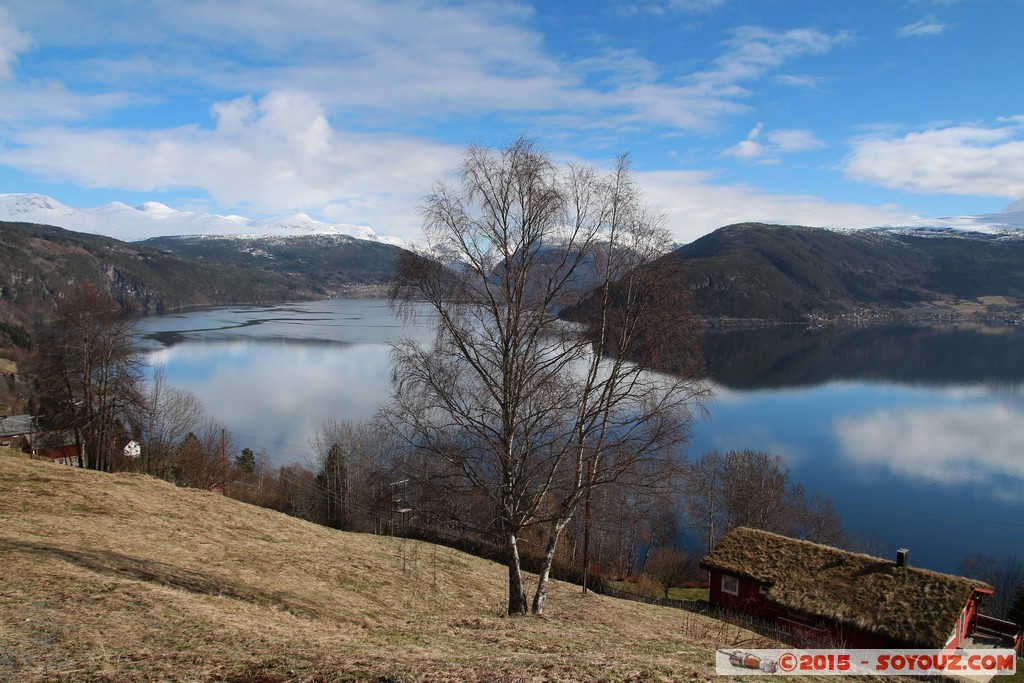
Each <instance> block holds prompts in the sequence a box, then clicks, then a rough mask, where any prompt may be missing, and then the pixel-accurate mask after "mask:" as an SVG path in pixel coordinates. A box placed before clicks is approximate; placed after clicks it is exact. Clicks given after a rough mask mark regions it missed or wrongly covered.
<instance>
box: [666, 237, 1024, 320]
mask: <svg viewBox="0 0 1024 683" xmlns="http://www.w3.org/2000/svg"><path fill="white" fill-rule="evenodd" d="M670 257H671V258H677V259H682V260H683V261H685V263H686V264H687V268H686V269H685V271H686V275H685V280H684V282H681V283H680V286H687V287H690V288H691V289H692V290H693V292H694V295H695V299H696V305H697V309H698V311H699V312H700V314H701V315H703V316H704V317H708V318H736V319H747V320H764V321H773V322H796V321H805V320H824V319H832V320H842V319H844V318H845V319H850V320H852V319H854V318H860V319H861V320H865V319H867V318H868V317H871V316H875V317H885V316H889V317H891V316H892V315H899V314H902V315H908V314H909V315H915V316H917V317H919V318H922V319H924V318H926V317H929V316H930V317H935V316H939V317H941V316H947V317H951V316H953V315H954V314H963V313H964V312H965V310H966V309H962V308H961V310H958V309H957V306H961V307H962V306H963V305H964V304H963V302H965V301H966V302H970V301H980V300H982V299H985V300H986V301H987V303H985V302H982V304H983V305H982V307H983V308H984V309H985V310H984V311H977V312H979V313H981V312H983V313H985V314H996V315H997V316H998V315H999V314H1001V313H1002V312H1004V310H1007V309H1012V310H1019V308H1020V305H1021V302H1024V270H1022V269H1021V268H1020V264H1021V263H1024V233H1020V234H1014V235H1013V236H1006V235H1000V234H986V233H960V232H955V231H954V232H948V231H946V232H944V231H928V232H924V233H921V232H917V231H910V232H904V231H887V230H877V231H876V230H857V231H849V232H840V231H835V230H827V229H823V228H808V227H802V226H778V225H767V224H762V223H740V224H736V225H731V226H726V227H723V228H720V229H718V230H716V231H715V232H713V233H711V234H709V235H706V236H704V237H702V238H700V239H698V240H695V241H694V242H691V243H690V244H688V245H685V246H683V247H680V248H678V249H677V250H675V251H674V252H673V253H672V254H671V256H670ZM979 305H981V304H979ZM1009 315H1010V317H1011V318H1012V319H1017V318H1015V317H1014V314H1012V313H1011V314H1009ZM1018 315H1019V314H1018Z"/></svg>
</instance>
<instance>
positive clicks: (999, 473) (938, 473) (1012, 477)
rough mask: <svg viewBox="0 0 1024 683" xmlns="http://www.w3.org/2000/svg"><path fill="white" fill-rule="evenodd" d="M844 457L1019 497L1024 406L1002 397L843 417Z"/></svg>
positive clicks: (943, 482)
mask: <svg viewBox="0 0 1024 683" xmlns="http://www.w3.org/2000/svg"><path fill="white" fill-rule="evenodd" d="M835 432H836V436H837V438H838V439H839V443H840V447H841V454H842V457H843V458H844V459H846V460H848V461H850V462H853V463H856V464H858V465H860V466H862V467H865V468H871V469H875V470H881V471H885V472H888V473H890V474H893V475H897V476H900V477H905V478H908V479H915V480H924V481H927V482H929V483H934V484H938V485H941V486H947V487H954V486H955V487H964V486H970V485H976V486H983V487H985V488H986V490H988V491H989V492H990V493H991V494H992V495H996V496H999V497H1003V498H1010V499H1013V500H1017V499H1018V498H1019V492H1020V486H1021V483H1022V481H1024V459H1021V457H1020V454H1021V453H1022V452H1024V411H1021V410H1020V409H1019V408H1017V407H1013V406H1009V405H1005V404H1002V403H993V404H988V405H978V406H963V407H943V408H935V409H928V408H914V409H907V410H899V411H878V412H875V413H871V414H869V415H865V416H863V417H844V418H841V419H839V420H838V421H837V422H836V424H835Z"/></svg>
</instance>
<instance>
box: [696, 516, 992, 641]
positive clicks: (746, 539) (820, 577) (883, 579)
mask: <svg viewBox="0 0 1024 683" xmlns="http://www.w3.org/2000/svg"><path fill="white" fill-rule="evenodd" d="M701 566H702V567H704V568H705V569H709V570H719V571H721V572H724V573H727V574H732V575H735V576H741V577H747V578H750V579H753V580H755V581H758V582H759V583H763V584H767V585H768V586H769V589H768V593H767V597H768V599H770V600H771V601H773V602H775V603H777V604H779V605H781V606H783V607H785V608H787V609H791V610H797V611H799V612H802V613H804V614H807V615H810V616H815V617H822V618H826V619H830V620H832V621H835V622H838V623H841V624H844V625H846V626H852V627H855V628H857V629H859V630H862V631H867V632H870V633H875V634H878V635H881V636H885V637H887V638H890V639H891V640H894V641H897V642H900V643H904V644H906V645H914V646H918V647H943V646H944V645H945V644H946V641H947V640H948V638H949V636H950V634H951V633H952V631H953V626H954V625H955V624H956V620H957V618H958V617H959V615H960V612H961V610H963V608H964V606H965V605H966V604H967V601H968V600H969V599H970V597H971V594H972V593H973V592H974V591H975V590H976V589H982V590H984V591H986V592H990V591H991V590H992V589H991V587H990V586H988V585H987V584H985V583H982V582H980V581H974V580H972V579H966V578H963V577H959V576H952V575H950V574H942V573H939V572H935V571H930V570H927V569H918V568H916V567H910V566H903V567H897V566H896V564H895V562H893V561H892V560H883V559H880V558H877V557H871V556H870V555H861V554H859V553H851V552H847V551H845V550H839V549H837V548H832V547H829V546H826V545H820V544H817V543H811V542H809V541H800V540H797V539H793V538H788V537H786V536H780V535H778V534H773V533H769V532H767V531H760V530H757V529H749V528H746V527H739V528H736V529H733V530H732V531H731V532H730V533H729V534H728V535H727V536H726V537H725V538H724V539H722V541H721V542H720V543H719V544H718V546H717V547H715V549H714V550H712V551H711V552H710V553H708V555H707V556H705V557H704V559H703V560H701Z"/></svg>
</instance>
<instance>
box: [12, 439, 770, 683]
mask: <svg viewBox="0 0 1024 683" xmlns="http://www.w3.org/2000/svg"><path fill="white" fill-rule="evenodd" d="M0 567H2V572H3V575H2V583H0V681H155V680H161V681H162V680H169V681H247V682H249V683H258V682H260V681H264V682H265V681H274V682H279V683H280V682H285V681H353V680H371V681H401V682H403V683H412V682H415V681H508V682H512V681H541V680H545V681H546V680H561V681H591V680H608V681H667V680H671V681H683V680H711V679H716V680H717V677H716V676H715V674H714V650H715V648H716V647H718V646H722V647H726V646H730V645H734V644H747V645H754V644H757V643H761V641H760V640H758V639H757V637H756V636H753V635H752V634H750V633H748V632H745V631H740V630H738V629H736V628H735V627H732V626H727V625H725V624H723V623H722V622H718V621H714V620H710V619H705V618H703V617H699V616H696V615H692V614H689V613H686V612H681V611H676V610H671V609H666V608H657V607H651V606H647V605H641V604H637V603H630V602H624V601H619V600H614V599H611V598H606V597H603V596H597V595H589V596H585V597H584V596H582V595H580V594H579V591H578V588H576V587H574V586H568V585H565V584H559V583H556V584H555V585H554V586H553V589H552V594H551V598H550V603H549V604H550V607H549V609H548V614H547V615H546V616H545V617H543V618H536V617H528V618H507V617H504V616H502V607H503V594H504V591H505V581H506V574H505V572H504V569H503V568H502V567H501V566H499V565H496V564H493V563H490V562H486V561H483V560H480V559H477V558H474V557H471V556H469V555H465V554H462V553H459V552H456V551H454V550H451V549H447V548H442V547H437V546H433V545H429V544H425V543H420V542H416V541H408V540H403V539H396V538H388V537H379V536H370V535H360V534H349V533H341V532H337V531H332V530H329V529H326V528H323V527H319V526H316V525H313V524H309V523H307V522H303V521H301V520H297V519H293V518H289V517H285V516H283V515H280V514H277V513H275V512H272V511H269V510H264V509H260V508H256V507H252V506H248V505H245V504H242V503H239V502H237V501H233V500H230V499H227V498H224V497H223V496H220V495H217V494H213V493H207V492H202V491H196V490H186V489H177V488H175V487H173V486H172V485H170V484H167V483H164V482H161V481H157V480H154V479H151V478H147V477H142V476H136V475H106V474H101V473H96V472H88V471H82V470H78V469H75V468H69V467H62V466H59V465H51V464H48V463H41V462H36V461H31V460H27V459H24V458H18V457H13V456H11V455H8V454H0ZM761 644H762V645H764V643H761Z"/></svg>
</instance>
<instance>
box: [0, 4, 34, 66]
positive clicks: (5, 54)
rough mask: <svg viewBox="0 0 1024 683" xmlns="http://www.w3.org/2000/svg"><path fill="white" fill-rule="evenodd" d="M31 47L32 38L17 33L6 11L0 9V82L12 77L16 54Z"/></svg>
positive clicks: (16, 59) (25, 34) (19, 32)
mask: <svg viewBox="0 0 1024 683" xmlns="http://www.w3.org/2000/svg"><path fill="white" fill-rule="evenodd" d="M30 47H32V36H30V35H29V34H27V33H23V32H21V31H19V30H18V29H17V28H16V27H15V26H14V23H13V22H12V21H11V18H10V15H9V13H8V12H7V10H6V9H4V8H3V7H0V81H5V80H7V79H9V78H11V77H12V76H13V75H14V64H15V62H17V61H18V54H19V53H21V52H25V51H26V50H28V49H29V48H30Z"/></svg>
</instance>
